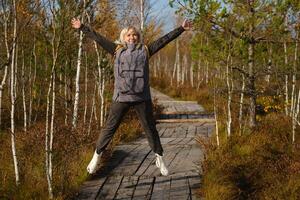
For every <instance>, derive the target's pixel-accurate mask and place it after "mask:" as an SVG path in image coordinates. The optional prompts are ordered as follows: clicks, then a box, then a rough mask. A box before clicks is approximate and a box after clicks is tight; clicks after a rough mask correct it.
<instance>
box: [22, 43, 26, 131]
mask: <svg viewBox="0 0 300 200" xmlns="http://www.w3.org/2000/svg"><path fill="white" fill-rule="evenodd" d="M22 56H23V58H22V69H21V73H22V102H23V114H24V122H23V123H24V131H25V132H26V131H27V107H26V95H25V55H24V49H22Z"/></svg>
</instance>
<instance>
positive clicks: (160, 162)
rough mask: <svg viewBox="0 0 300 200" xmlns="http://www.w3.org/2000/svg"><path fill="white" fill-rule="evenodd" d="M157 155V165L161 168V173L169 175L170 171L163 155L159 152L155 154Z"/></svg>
mask: <svg viewBox="0 0 300 200" xmlns="http://www.w3.org/2000/svg"><path fill="white" fill-rule="evenodd" d="M155 155H156V162H155V164H156V166H157V167H158V168H159V169H160V173H161V174H162V175H163V176H168V174H169V171H168V169H167V167H166V165H165V163H164V161H163V157H162V156H160V155H159V154H157V153H156V154H155Z"/></svg>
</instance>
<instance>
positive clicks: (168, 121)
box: [156, 119, 215, 123]
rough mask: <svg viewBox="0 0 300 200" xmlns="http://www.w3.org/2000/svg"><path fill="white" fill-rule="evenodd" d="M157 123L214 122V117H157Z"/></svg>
mask: <svg viewBox="0 0 300 200" xmlns="http://www.w3.org/2000/svg"><path fill="white" fill-rule="evenodd" d="M156 121H157V122H158V123H191V122H208V123H215V119H158V120H156Z"/></svg>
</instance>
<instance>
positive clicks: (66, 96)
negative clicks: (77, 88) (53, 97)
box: [64, 72, 69, 125]
mask: <svg viewBox="0 0 300 200" xmlns="http://www.w3.org/2000/svg"><path fill="white" fill-rule="evenodd" d="M64 79H65V81H64V82H65V88H64V95H65V125H68V99H69V95H68V79H67V72H65V77H64Z"/></svg>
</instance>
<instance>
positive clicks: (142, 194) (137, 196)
mask: <svg viewBox="0 0 300 200" xmlns="http://www.w3.org/2000/svg"><path fill="white" fill-rule="evenodd" d="M154 183H155V177H144V176H141V177H139V179H138V182H137V184H136V187H135V190H134V192H133V198H132V199H133V200H141V199H145V200H146V199H150V198H151V195H152V190H153V185H154Z"/></svg>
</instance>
